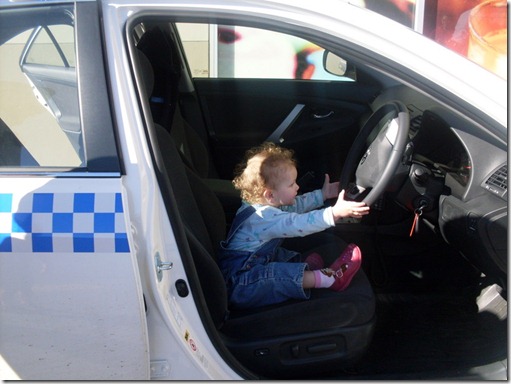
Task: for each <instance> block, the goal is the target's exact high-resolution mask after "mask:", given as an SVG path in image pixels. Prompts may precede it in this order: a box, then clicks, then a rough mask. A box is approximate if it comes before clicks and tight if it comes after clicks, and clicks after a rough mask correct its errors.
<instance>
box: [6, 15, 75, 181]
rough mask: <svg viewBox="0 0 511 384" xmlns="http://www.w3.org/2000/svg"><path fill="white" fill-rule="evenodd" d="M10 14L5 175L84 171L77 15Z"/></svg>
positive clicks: (7, 32) (7, 58) (7, 47)
mask: <svg viewBox="0 0 511 384" xmlns="http://www.w3.org/2000/svg"><path fill="white" fill-rule="evenodd" d="M7 12H8V11H1V12H0V18H1V19H0V38H1V39H0V172H3V171H7V170H9V171H10V170H11V169H12V168H13V167H14V170H16V168H17V167H65V168H66V169H69V168H76V167H83V166H84V165H85V158H84V152H85V151H84V148H83V138H82V129H81V126H80V118H79V105H78V88H77V78H76V68H75V37H74V27H73V20H72V14H71V13H70V12H69V10H66V12H63V10H62V7H57V6H55V7H46V11H45V13H44V14H43V13H42V12H39V11H37V9H36V8H34V9H33V10H31V9H25V10H24V13H21V12H20V13H19V14H15V13H13V12H12V11H11V13H9V14H8V13H7ZM6 167H8V168H6Z"/></svg>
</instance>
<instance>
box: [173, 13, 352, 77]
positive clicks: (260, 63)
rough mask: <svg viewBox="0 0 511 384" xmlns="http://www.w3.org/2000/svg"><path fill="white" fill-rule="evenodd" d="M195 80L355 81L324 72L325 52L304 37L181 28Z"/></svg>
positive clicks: (222, 27) (216, 27)
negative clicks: (203, 78)
mask: <svg viewBox="0 0 511 384" xmlns="http://www.w3.org/2000/svg"><path fill="white" fill-rule="evenodd" d="M177 27H178V30H179V34H180V37H181V41H182V44H183V47H184V50H185V54H186V56H187V60H188V65H189V67H190V71H191V73H192V76H193V77H209V78H260V79H305V80H331V81H354V80H355V79H356V72H353V73H350V76H349V77H348V76H337V75H333V74H330V73H328V72H326V71H325V70H324V68H323V53H324V51H325V50H324V49H323V48H322V47H320V46H318V45H316V44H314V43H312V42H310V41H307V40H305V39H302V38H300V37H296V36H292V35H288V34H284V33H279V32H275V31H270V30H265V29H259V28H250V27H243V26H227V25H212V24H192V23H178V24H177Z"/></svg>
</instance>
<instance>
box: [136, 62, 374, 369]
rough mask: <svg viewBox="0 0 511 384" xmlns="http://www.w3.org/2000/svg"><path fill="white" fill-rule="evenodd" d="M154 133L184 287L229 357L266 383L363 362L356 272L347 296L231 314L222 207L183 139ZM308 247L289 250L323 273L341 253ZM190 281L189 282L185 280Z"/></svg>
mask: <svg viewBox="0 0 511 384" xmlns="http://www.w3.org/2000/svg"><path fill="white" fill-rule="evenodd" d="M139 59H140V68H139V70H141V71H142V75H143V76H142V79H143V80H142V82H143V83H144V84H143V87H142V88H143V91H145V92H147V95H146V97H145V98H146V100H147V99H149V97H148V96H150V95H151V93H152V87H153V84H152V83H153V82H154V78H153V76H154V75H153V73H152V69H151V64H150V63H149V62H148V59H147V57H145V54H141V55H140V57H139ZM148 120H150V121H152V118H149V119H148ZM153 128H154V136H152V137H153V139H155V142H153V149H154V152H155V153H156V158H157V162H156V163H157V172H158V173H159V176H160V177H159V179H160V182H161V183H163V184H165V183H167V182H168V183H169V184H170V187H168V189H167V186H165V185H163V184H162V191H163V192H164V193H165V192H166V191H167V192H168V193H169V194H171V195H172V198H170V197H169V201H171V202H173V203H168V204H172V205H173V206H174V207H173V208H169V212H172V211H174V212H176V214H175V215H174V216H179V217H171V221H172V222H173V223H174V224H175V225H177V227H175V228H174V230H177V231H178V232H179V230H180V228H181V224H182V227H183V230H184V234H185V236H186V241H185V242H186V245H181V247H182V248H181V249H180V251H181V254H182V255H186V254H187V251H188V250H189V251H190V254H191V258H192V260H191V262H188V259H187V258H186V256H183V257H184V258H185V259H184V261H185V265H187V266H188V268H193V269H194V271H195V272H196V276H197V277H198V284H195V282H194V281H190V279H189V283H190V286H191V287H192V290H193V289H195V287H197V288H196V289H199V290H200V291H201V293H202V295H203V297H204V299H205V304H206V306H207V312H208V315H209V316H210V319H211V322H212V323H213V324H214V327H215V328H216V331H217V332H218V333H219V335H220V338H221V339H222V341H223V343H224V344H225V346H226V347H227V348H228V349H229V350H230V351H231V353H232V354H233V355H234V356H235V357H236V358H237V359H238V360H239V361H240V362H241V363H242V364H243V365H244V366H245V367H247V368H249V369H250V370H252V371H253V372H255V373H256V374H258V375H261V376H263V377H268V378H301V377H304V376H307V377H311V375H312V376H314V374H315V373H318V372H322V371H329V370H337V369H340V368H342V367H346V366H349V365H350V364H352V363H353V362H354V361H356V360H357V359H359V358H360V357H361V356H363V354H364V352H365V351H366V349H367V348H368V346H369V345H370V342H371V338H372V333H373V328H374V322H375V297H374V293H373V291H372V288H371V286H370V284H369V281H368V279H367V277H366V275H365V274H364V272H363V271H362V270H360V271H359V272H358V273H357V275H356V276H355V277H354V279H353V280H352V283H351V284H350V286H349V287H348V289H346V290H345V291H343V292H340V293H339V292H332V291H329V290H325V289H322V290H313V292H312V295H311V296H312V297H311V299H310V300H290V301H288V302H285V303H282V304H279V305H273V306H267V307H259V308H255V309H253V310H235V309H233V308H230V307H229V305H228V301H227V290H226V286H225V282H224V280H223V277H222V274H221V272H220V269H219V268H218V265H217V260H216V250H217V248H218V245H219V243H220V241H221V240H223V239H224V238H225V235H226V218H225V214H224V210H223V206H222V204H221V202H220V200H219V198H218V195H217V194H216V193H215V192H214V191H212V189H211V188H210V183H208V179H207V178H205V177H204V175H201V174H200V173H198V172H197V171H196V169H194V168H192V167H191V165H190V164H189V162H188V161H187V158H186V156H183V152H182V145H181V142H179V143H176V142H175V139H178V140H180V137H182V136H181V135H177V136H176V135H172V129H173V128H174V127H170V132H169V130H168V129H166V128H164V127H163V126H162V125H160V124H158V122H156V123H154V124H153V126H152V127H150V129H153ZM192 146H193V144H192ZM192 149H193V148H192ZM158 160H161V161H158ZM217 193H218V192H217ZM238 206H239V204H238ZM171 216H172V214H171ZM180 223H181V224H180ZM176 228H177V229H176ZM177 237H178V236H177ZM313 240H314V241H315V244H313V246H312V247H311V242H310V241H308V242H307V243H308V244H307V246H308V247H309V248H306V247H304V246H303V244H300V243H301V241H300V240H296V241H294V242H293V241H291V242H289V244H288V245H289V248H291V249H296V250H297V251H301V252H306V251H318V252H320V253H321V255H322V256H323V257H324V258H325V263H326V264H327V265H328V264H329V263H330V262H332V261H333V260H334V259H335V258H336V257H337V256H338V255H339V254H340V252H341V251H342V250H343V249H344V248H345V246H346V245H347V244H346V243H345V242H344V241H342V240H341V239H339V238H338V237H337V236H334V235H332V234H330V233H326V232H324V233H321V234H317V235H314V237H313ZM286 246H287V245H286ZM183 247H184V248H187V249H184V248H183ZM193 275H194V274H192V273H191V274H190V276H191V279H193ZM199 305H200V304H199Z"/></svg>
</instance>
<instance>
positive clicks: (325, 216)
mask: <svg viewBox="0 0 511 384" xmlns="http://www.w3.org/2000/svg"><path fill="white" fill-rule="evenodd" d="M323 201H324V200H323V193H322V192H321V189H318V190H315V191H313V192H309V193H305V194H303V195H299V196H296V198H295V202H294V204H293V205H287V206H282V207H278V208H276V207H272V206H269V205H262V204H253V205H252V206H253V207H254V208H255V210H256V211H255V213H254V214H252V215H251V216H250V217H249V218H248V219H247V220H246V221H245V222H244V223H243V224H242V225H241V226H240V228H239V229H238V230H237V231H236V233H235V234H234V236H233V238H232V239H231V240H230V241H229V246H228V248H229V249H230V250H243V251H249V252H253V251H256V250H257V249H258V248H260V247H261V246H262V245H263V244H264V243H266V242H267V241H270V240H272V239H276V238H288V237H303V236H307V235H310V234H313V233H316V232H320V231H323V230H325V229H327V228H330V227H333V226H335V221H334V217H333V213H332V207H328V208H323V209H318V208H321V207H322V206H323ZM248 206H249V204H248V203H246V202H243V204H242V206H241V207H240V209H239V210H238V213H239V212H241V211H242V210H243V209H245V208H247V207H248Z"/></svg>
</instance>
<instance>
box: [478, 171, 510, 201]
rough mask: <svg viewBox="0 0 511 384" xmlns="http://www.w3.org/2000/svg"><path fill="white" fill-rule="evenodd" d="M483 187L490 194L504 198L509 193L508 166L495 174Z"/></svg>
mask: <svg viewBox="0 0 511 384" xmlns="http://www.w3.org/2000/svg"><path fill="white" fill-rule="evenodd" d="M483 186H484V187H485V188H486V189H487V190H489V191H490V192H493V193H495V194H496V195H499V196H503V195H504V194H505V193H506V192H507V165H503V166H502V167H500V168H498V169H497V170H496V171H495V172H493V173H492V175H491V176H490V177H489V178H488V179H487V180H486V182H485V183H484V185H483Z"/></svg>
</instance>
